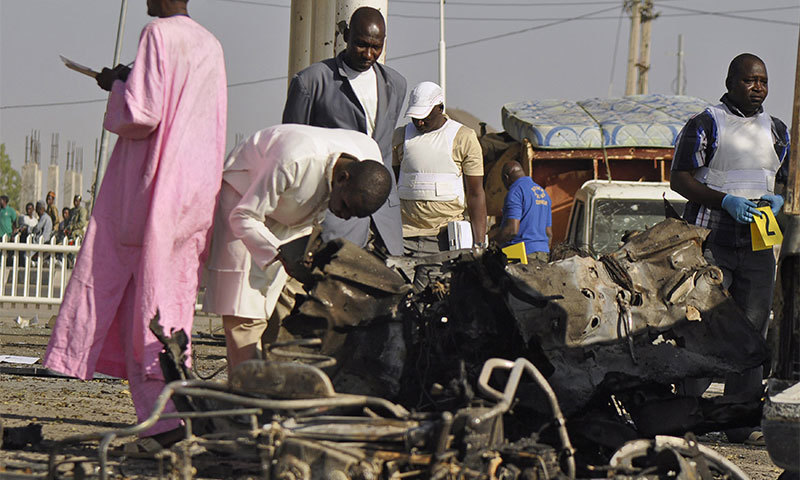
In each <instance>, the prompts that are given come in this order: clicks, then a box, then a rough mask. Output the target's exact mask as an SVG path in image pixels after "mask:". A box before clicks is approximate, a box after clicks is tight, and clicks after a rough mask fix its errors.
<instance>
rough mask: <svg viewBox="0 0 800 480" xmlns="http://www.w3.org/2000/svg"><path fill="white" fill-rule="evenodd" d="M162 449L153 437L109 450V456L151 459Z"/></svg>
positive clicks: (143, 438)
mask: <svg viewBox="0 0 800 480" xmlns="http://www.w3.org/2000/svg"><path fill="white" fill-rule="evenodd" d="M163 449H164V447H163V446H162V445H161V444H160V443H158V440H156V439H154V438H153V437H142V438H139V439H137V440H134V441H132V442H127V443H125V444H122V445H119V446H117V447H114V448H112V449H111V450H109V452H108V453H109V454H111V455H115V456H120V457H123V456H124V457H131V458H153V456H154V455H155V454H156V453H158V452H160V451H161V450H163Z"/></svg>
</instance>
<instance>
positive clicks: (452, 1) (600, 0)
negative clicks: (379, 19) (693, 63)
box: [392, 0, 686, 7]
mask: <svg viewBox="0 0 800 480" xmlns="http://www.w3.org/2000/svg"><path fill="white" fill-rule="evenodd" d="M682 1H686V0H657V2H658V3H662V2H682ZM392 3H411V4H417V5H438V4H439V2H438V1H436V0H433V1H432V0H427V1H426V0H392ZM612 4H613V5H619V4H620V0H616V1H615V0H596V1H589V0H579V1H565V2H552V1H550V2H491V3H486V2H481V3H472V2H460V1H457V0H447V5H456V6H459V7H490V6H491V7H563V6H574V5H612Z"/></svg>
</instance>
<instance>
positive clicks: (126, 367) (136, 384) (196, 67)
mask: <svg viewBox="0 0 800 480" xmlns="http://www.w3.org/2000/svg"><path fill="white" fill-rule="evenodd" d="M186 8H187V6H186V0H148V1H147V14H148V15H150V16H153V17H159V18H157V19H155V20H153V21H152V22H150V23H148V24H147V25H146V26H145V27H144V29H143V30H142V34H141V37H140V40H139V49H138V51H137V53H136V61H135V63H134V65H133V68H132V69H128V68H127V67H125V66H117V67H115V68H114V69H113V70H112V69H108V68H105V69H103V71H102V72H101V73H100V74H99V75H98V76H97V83H98V85H99V86H100V87H101V88H103V89H104V90H109V91H110V92H111V95H110V96H109V97H108V105H107V107H106V116H105V123H104V126H105V128H106V129H108V130H109V131H111V132H114V133H116V134H117V135H119V139H118V140H117V144H116V146H115V147H114V153H113V154H112V155H111V159H110V161H109V164H108V170H107V172H106V175H105V177H104V178H103V183H102V185H101V186H100V192H99V195H98V196H97V201H96V202H95V206H94V211H93V212H92V217H91V219H90V221H89V226H88V229H87V230H86V237H85V240H84V241H83V246H82V247H81V250H80V253H79V254H78V259H77V262H76V264H75V270H74V271H73V273H72V278H70V282H69V285H68V286H67V289H66V293H65V295H64V301H63V302H62V304H61V309H60V310H59V312H58V319H57V320H56V324H55V327H54V329H53V334H52V336H51V337H50V343H49V344H48V346H47V354H46V355H45V361H44V365H45V366H46V367H48V368H51V369H53V370H56V371H59V372H62V373H65V374H67V375H71V376H74V377H78V378H82V379H89V378H92V375H93V374H94V372H95V371H98V372H102V373H106V374H109V375H114V376H116V377H120V378H127V379H128V381H129V382H130V391H131V397H132V399H133V404H134V406H135V407H136V415H137V417H138V418H139V421H142V420H144V419H146V418H147V417H148V416H149V415H150V413H151V412H152V410H153V405H154V403H155V401H156V399H157V398H158V395H159V394H160V393H161V390H162V389H163V388H164V376H163V375H162V373H161V366H160V365H159V361H158V353H159V352H160V351H161V349H162V348H163V346H162V345H161V343H160V342H159V341H158V339H156V337H155V336H154V335H153V334H152V333H151V332H150V330H149V328H148V327H149V324H150V319H151V318H153V317H154V316H155V314H156V312H157V311H158V312H160V318H161V326H162V327H163V329H164V331H165V332H171V331H173V330H185V331H186V332H191V329H192V322H193V320H194V307H195V303H196V300H197V284H198V280H199V273H200V266H201V265H202V261H201V259H200V257H201V256H203V255H204V252H205V251H206V245H207V240H208V237H210V234H211V222H212V221H213V217H214V214H213V212H214V203H215V202H216V197H217V193H218V192H219V186H220V183H221V178H222V163H223V159H224V157H225V122H226V112H227V88H226V81H225V61H224V59H223V55H222V47H221V45H220V43H219V41H217V39H216V38H215V37H214V36H213V35H212V34H211V33H209V32H208V31H207V30H206V29H205V28H203V27H202V26H201V25H200V24H198V23H197V22H195V21H194V20H192V19H191V18H189V16H188V13H187V10H186ZM78 200H79V198H78ZM78 204H79V202H76V205H78ZM72 222H73V223H72V224H71V227H70V228H71V229H72V230H73V231H74V230H75V229H76V228H75V223H74V222H75V220H74V219H73V220H72ZM166 411H167V412H170V411H175V406H174V405H172V403H171V402H170V404H169V405H168V406H167V409H166ZM182 436H183V433H182V429H181V428H180V420H177V419H169V420H162V421H160V422H158V423H157V424H156V425H155V426H153V428H151V429H149V430H147V431H146V432H144V433H143V437H145V438H142V439H140V440H141V441H140V442H138V443H132V444H130V445H129V447H130V448H132V449H157V448H160V446H163V445H167V444H171V443H174V442H175V441H177V440H179V439H180V438H181V437H182Z"/></svg>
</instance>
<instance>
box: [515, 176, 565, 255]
mask: <svg viewBox="0 0 800 480" xmlns="http://www.w3.org/2000/svg"><path fill="white" fill-rule="evenodd" d="M550 205H551V202H550V195H548V194H547V192H546V191H545V189H544V188H542V187H540V186H539V185H537V184H536V182H534V181H533V179H532V178H531V177H522V178H519V179H517V181H515V182H514V183H512V184H511V187H510V188H509V189H508V195H506V201H505V204H504V205H503V218H511V219H514V220H519V232H517V234H516V235H515V236H514V238H512V239H511V241H510V242H508V243H507V245H513V244H515V243H519V242H525V252H526V253H533V252H549V251H550V247H549V246H548V238H547V230H546V228H547V227H549V226H551V225H552V224H553V218H552V214H551V211H550V210H551V208H550Z"/></svg>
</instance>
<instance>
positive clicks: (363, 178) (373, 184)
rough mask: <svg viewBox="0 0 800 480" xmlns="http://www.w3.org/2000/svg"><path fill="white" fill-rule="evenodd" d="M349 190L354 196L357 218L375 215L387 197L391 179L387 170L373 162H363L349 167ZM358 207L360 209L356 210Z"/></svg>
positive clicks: (390, 187)
mask: <svg viewBox="0 0 800 480" xmlns="http://www.w3.org/2000/svg"><path fill="white" fill-rule="evenodd" d="M348 171H349V172H350V182H349V184H350V188H352V193H353V195H354V197H353V198H354V200H355V204H354V207H356V211H355V212H353V213H354V214H355V216H357V217H366V216H369V215H372V214H373V213H375V212H376V211H377V210H378V209H379V208H381V205H383V203H384V202H385V201H386V199H387V198H388V197H389V192H390V191H391V190H392V178H391V174H390V173H389V170H387V169H386V167H385V166H384V165H383V164H382V163H380V162H377V161H375V160H364V161H362V162H354V163H351V164H350V165H349V168H348ZM357 207H360V208H357Z"/></svg>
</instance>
